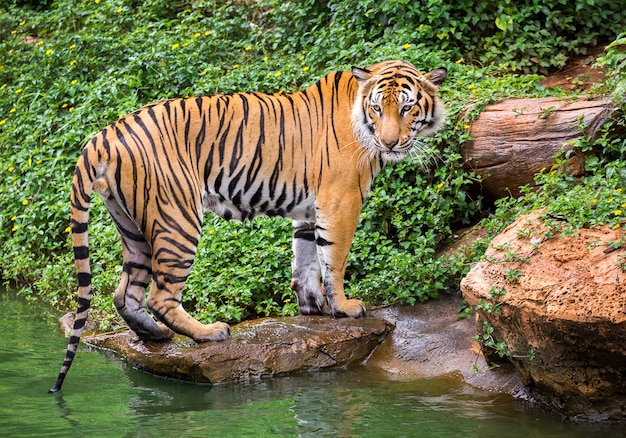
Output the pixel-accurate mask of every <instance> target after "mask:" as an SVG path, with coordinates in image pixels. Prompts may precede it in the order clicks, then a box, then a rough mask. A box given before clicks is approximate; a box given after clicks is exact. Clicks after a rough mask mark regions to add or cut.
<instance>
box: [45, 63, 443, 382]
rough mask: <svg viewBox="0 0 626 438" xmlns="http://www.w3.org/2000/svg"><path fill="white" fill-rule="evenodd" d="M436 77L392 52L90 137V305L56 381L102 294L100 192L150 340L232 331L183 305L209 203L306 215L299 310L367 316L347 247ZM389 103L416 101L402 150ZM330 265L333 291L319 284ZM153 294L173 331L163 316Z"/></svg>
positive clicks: (156, 112) (150, 115)
mask: <svg viewBox="0 0 626 438" xmlns="http://www.w3.org/2000/svg"><path fill="white" fill-rule="evenodd" d="M429 75H431V76H429ZM429 75H425V76H422V75H421V74H420V73H419V72H417V70H416V69H415V68H414V67H413V66H412V65H410V64H409V63H406V62H404V61H388V62H386V63H381V64H377V65H374V66H371V67H368V68H367V69H353V72H352V73H350V72H335V73H331V74H329V75H327V76H325V77H324V78H322V79H320V80H319V81H318V82H317V83H316V84H314V85H312V86H310V87H308V88H306V89H305V90H302V91H300V92H296V93H292V94H274V95H269V94H262V93H236V94H229V95H215V96H207V97H191V98H186V99H171V100H167V101H164V102H160V103H155V104H151V105H148V106H145V107H143V108H140V109H139V110H137V111H135V112H133V113H131V114H129V115H128V116H126V117H124V118H122V119H120V120H118V121H117V122H115V123H113V124H112V125H110V126H108V127H106V128H105V129H103V130H102V131H101V132H100V133H99V134H97V135H96V136H95V137H94V138H93V139H92V140H91V141H90V142H89V143H88V144H87V145H86V146H85V149H84V150H83V153H82V155H81V157H80V158H79V160H78V164H77V166H76V171H75V174H74V179H73V183H72V189H71V224H72V245H73V248H74V258H75V265H76V270H77V280H78V297H79V298H78V311H77V314H76V321H75V324H74V327H73V330H72V333H71V337H70V340H69V343H68V347H67V351H66V356H65V360H64V362H63V365H62V367H61V371H60V373H59V377H58V379H57V382H56V384H55V385H54V387H53V388H52V389H51V392H56V391H58V390H59V389H60V388H61V385H62V383H63V379H64V378H65V376H66V374H67V372H68V370H69V368H70V366H71V364H72V360H73V358H74V355H75V352H76V348H77V346H78V343H79V340H80V336H81V334H82V330H83V328H84V325H85V321H86V318H87V313H88V309H89V305H90V300H91V294H92V289H91V270H90V265H89V246H88V232H87V229H88V225H87V224H88V215H89V206H90V200H91V194H92V192H94V191H95V192H96V193H98V194H99V195H100V196H101V198H102V200H103V202H104V204H105V206H106V207H107V209H108V211H109V213H110V214H111V216H112V219H113V221H114V223H115V225H116V227H117V229H118V231H119V234H120V236H121V239H122V245H123V249H124V251H123V253H124V264H123V269H122V279H121V282H120V285H119V287H118V288H117V290H116V292H115V297H114V302H115V305H116V308H117V309H118V311H119V313H120V315H122V317H123V318H124V319H125V321H126V322H127V323H128V325H129V327H130V328H131V329H132V330H134V331H135V332H136V333H137V334H138V335H139V336H140V337H141V338H142V339H152V340H162V339H168V338H169V337H171V335H172V332H171V331H174V332H177V333H180V334H183V335H186V336H189V337H191V338H193V339H194V340H196V341H197V342H204V341H208V340H221V339H224V338H225V337H226V336H228V327H227V326H226V325H225V324H221V323H215V324H212V325H203V324H200V323H199V322H198V321H196V320H194V319H193V318H191V317H190V316H189V315H188V314H187V313H186V312H185V311H184V309H183V308H182V306H181V302H182V298H181V290H182V287H183V285H184V283H185V281H186V280H187V276H188V275H189V272H190V270H191V267H192V264H193V261H194V258H195V254H196V249H197V247H198V243H199V239H200V235H201V230H202V223H203V213H204V212H205V211H206V210H211V211H213V212H214V213H216V214H217V215H219V216H221V217H222V218H224V219H227V220H230V219H237V220H246V219H252V218H254V217H255V216H258V215H268V216H282V217H287V218H291V219H292V220H294V221H295V222H294V253H295V256H294V263H293V273H294V280H292V285H293V287H294V290H296V293H297V295H298V300H299V304H300V309H301V311H302V312H303V313H331V314H334V315H337V316H339V315H347V316H360V315H362V314H363V313H364V307H363V304H362V303H361V302H359V301H357V300H347V299H346V298H345V296H344V293H343V285H342V280H343V272H345V265H346V261H347V253H348V250H349V247H350V243H351V240H352V236H353V234H354V229H355V228H356V222H357V219H358V214H359V212H360V209H361V207H362V205H363V201H364V199H365V197H366V195H367V192H368V190H369V187H370V185H371V183H372V180H373V179H374V177H375V175H376V174H377V173H378V172H379V171H380V169H381V167H382V165H383V164H384V163H385V162H386V161H389V160H392V159H395V158H396V157H401V156H405V155H406V151H407V150H408V149H410V145H409V146H407V145H406V144H407V143H411V142H412V140H413V138H414V137H415V136H417V135H420V132H421V130H422V125H423V126H424V127H430V126H432V127H433V129H434V127H435V126H440V124H441V120H440V119H441V118H442V114H439V113H437V111H436V110H435V108H436V99H437V98H436V91H437V86H438V84H439V83H440V82H441V81H442V80H443V79H441V81H440V80H439V79H440V76H437V75H433V73H432V72H431V73H429ZM444 77H445V76H444ZM418 93H419V94H418ZM383 103H384V105H383V106H385V108H384V110H381V111H385V112H387V111H396V112H397V111H398V108H400V110H399V111H404V110H405V109H406V108H405V107H407V108H408V105H409V103H410V104H411V108H410V110H411V117H406V118H403V119H402V120H401V122H399V123H398V128H402V129H399V130H398V131H399V133H398V135H404V136H405V137H406V138H405V137H402V141H398V144H402V145H401V147H399V149H398V150H386V149H385V150H381V146H380V145H381V144H385V145H387V146H389V144H390V141H389V138H393V134H394V133H393V132H392V131H393V130H392V129H390V128H389V127H388V126H387V125H386V126H387V128H385V129H386V131H385V133H386V138H385V139H384V140H385V141H384V142H383V143H381V142H380V140H379V139H378V135H379V131H380V130H381V126H382V125H381V123H382V122H379V119H380V120H383V118H382V117H378V118H377V117H376V111H374V112H372V107H373V106H374V105H382V104H383ZM394 105H395V107H394ZM402 105H404V107H403V106H402ZM403 108H404V109H403ZM372 114H374V115H372ZM380 115H381V114H378V116H380ZM394 117H395V119H394V120H396V119H397V118H398V117H396V116H394ZM405 125H407V126H405ZM408 125H411V126H408ZM389 126H391V125H389ZM394 126H395V125H394ZM405 131H406V132H407V133H408V132H410V134H406V135H405V134H404V133H405ZM409 137H410V138H409ZM320 275H322V276H324V279H323V284H324V287H325V289H326V295H324V294H323V293H321V292H320V291H319V290H318V289H319V287H320ZM150 282H151V286H150V292H149V294H148V296H147V299H146V288H147V287H148V283H150ZM316 284H317V286H315V285H316ZM144 303H145V304H144ZM146 304H147V307H148V308H149V310H150V311H151V312H152V314H153V315H154V316H155V317H156V318H157V319H158V320H159V321H160V322H162V323H164V325H165V326H166V327H167V328H166V327H164V326H162V325H158V324H156V322H155V321H154V319H152V317H151V316H150V315H149V314H148V313H147V310H146ZM168 328H169V329H168ZM170 329H171V331H170Z"/></svg>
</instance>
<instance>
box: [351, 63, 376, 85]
mask: <svg viewBox="0 0 626 438" xmlns="http://www.w3.org/2000/svg"><path fill="white" fill-rule="evenodd" d="M352 74H353V75H354V77H355V78H356V80H357V82H358V83H359V84H361V85H363V84H364V83H365V82H367V80H368V79H370V78H371V77H372V72H371V71H369V70H368V69H366V68H361V67H352Z"/></svg>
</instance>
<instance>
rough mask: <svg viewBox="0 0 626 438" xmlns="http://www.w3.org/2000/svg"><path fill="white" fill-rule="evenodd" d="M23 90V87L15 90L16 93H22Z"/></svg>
mask: <svg viewBox="0 0 626 438" xmlns="http://www.w3.org/2000/svg"><path fill="white" fill-rule="evenodd" d="M22 91H24V89H23V88H18V89H17V90H15V94H20V93H21V92H22Z"/></svg>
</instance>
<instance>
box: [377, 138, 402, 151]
mask: <svg viewBox="0 0 626 438" xmlns="http://www.w3.org/2000/svg"><path fill="white" fill-rule="evenodd" d="M380 141H381V142H382V144H383V146H385V147H386V148H388V149H393V148H394V147H395V146H396V145H397V144H398V139H397V138H394V139H388V138H381V139H380Z"/></svg>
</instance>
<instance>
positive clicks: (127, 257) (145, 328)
mask: <svg viewBox="0 0 626 438" xmlns="http://www.w3.org/2000/svg"><path fill="white" fill-rule="evenodd" d="M122 242H123V245H124V264H123V267H122V279H121V281H120V284H119V286H118V288H117V289H116V291H115V296H114V299H113V302H114V303H115V308H116V309H117V312H118V313H119V314H120V315H121V316H122V318H124V321H126V324H128V327H130V329H131V330H132V331H134V332H135V333H136V334H137V336H139V339H141V340H143V341H164V340H169V339H171V338H172V336H173V334H174V333H173V332H172V331H171V330H170V329H169V328H167V327H166V326H164V325H163V324H160V323H157V322H156V321H155V320H154V318H152V317H151V316H150V315H149V314H148V311H147V310H146V304H145V298H146V288H147V287H148V284H149V282H150V276H151V274H152V270H151V268H150V264H151V250H150V245H148V242H146V241H145V240H143V241H137V240H130V239H128V237H127V236H125V237H123V238H122Z"/></svg>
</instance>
